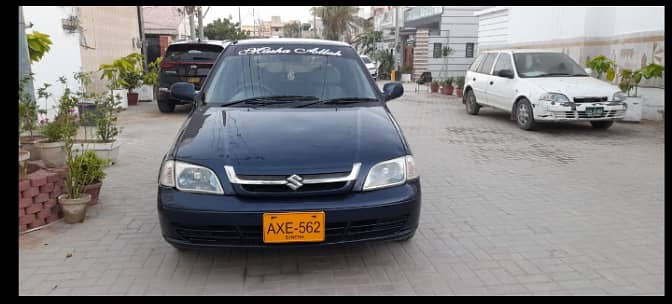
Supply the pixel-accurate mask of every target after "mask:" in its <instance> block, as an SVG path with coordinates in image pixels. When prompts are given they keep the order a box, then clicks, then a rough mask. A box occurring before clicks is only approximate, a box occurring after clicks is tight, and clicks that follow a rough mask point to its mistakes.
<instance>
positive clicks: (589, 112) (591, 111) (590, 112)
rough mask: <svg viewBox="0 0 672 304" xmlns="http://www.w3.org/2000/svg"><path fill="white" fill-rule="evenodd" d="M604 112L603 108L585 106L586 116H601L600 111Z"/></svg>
mask: <svg viewBox="0 0 672 304" xmlns="http://www.w3.org/2000/svg"><path fill="white" fill-rule="evenodd" d="M603 112H604V108H590V107H587V108H586V117H596V116H602V113H603Z"/></svg>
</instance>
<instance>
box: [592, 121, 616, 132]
mask: <svg viewBox="0 0 672 304" xmlns="http://www.w3.org/2000/svg"><path fill="white" fill-rule="evenodd" d="M590 124H591V125H593V128H595V129H600V130H606V129H609V127H611V126H612V125H613V124H614V121H613V120H612V121H591V122H590Z"/></svg>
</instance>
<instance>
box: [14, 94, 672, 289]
mask: <svg viewBox="0 0 672 304" xmlns="http://www.w3.org/2000/svg"><path fill="white" fill-rule="evenodd" d="M407 89H408V90H407V93H406V95H405V96H404V97H402V98H401V99H399V100H396V101H392V102H390V103H389V104H388V106H389V108H390V110H391V111H392V112H393V113H394V115H395V117H396V119H397V121H398V122H399V124H400V125H401V127H402V130H403V131H404V134H405V136H406V138H407V139H408V141H409V143H410V145H411V147H412V148H413V153H414V156H415V159H416V162H417V165H418V168H419V171H420V173H421V176H422V177H421V178H422V186H423V206H422V212H421V219H420V222H421V223H420V228H419V230H418V232H417V234H416V236H415V238H414V239H412V240H411V241H410V242H408V243H394V242H392V243H373V244H365V245H361V246H348V247H345V248H315V249H305V250H303V249H302V250H287V251H278V250H246V249H224V250H221V251H217V252H178V251H176V250H174V249H173V248H172V247H171V246H170V245H168V244H166V243H165V242H164V241H163V239H162V237H161V233H160V228H159V226H158V219H157V216H156V210H155V208H156V197H155V195H156V176H157V170H158V167H159V165H160V164H159V161H160V159H161V158H162V156H163V154H164V153H165V152H166V151H167V149H168V146H169V145H170V143H171V141H172V140H173V139H174V138H175V134H176V132H177V130H178V129H179V127H180V125H181V124H182V122H183V121H184V118H185V116H186V113H187V112H188V109H179V108H178V111H177V112H176V113H172V114H161V113H159V112H158V109H156V104H155V103H140V105H138V106H135V107H131V108H129V109H128V110H126V111H125V112H123V113H122V114H121V116H120V125H121V126H122V127H123V132H122V134H121V137H120V139H121V141H122V143H123V144H122V147H121V150H120V155H119V162H118V163H117V164H115V165H114V166H111V167H110V168H108V169H107V170H106V171H107V173H108V178H107V179H106V180H105V181H104V184H103V188H102V192H101V195H100V203H99V204H98V205H97V206H94V207H91V208H90V209H89V211H88V215H87V219H86V221H85V222H84V223H81V224H75V225H66V224H64V223H55V224H53V225H51V226H49V227H47V228H44V229H42V230H38V231H34V232H31V233H28V234H25V235H22V236H20V237H19V242H20V247H19V293H20V294H22V295H81V294H107V295H130V294H137V295H187V294H194V295H198V294H203V295H208V294H210V295H416V294H427V295H435V294H438V295H452V294H456V295H489V294H523V295H556V294H567V295H642V294H663V293H664V265H665V259H664V242H663V240H664V212H663V211H664V192H663V189H664V188H663V187H664V170H663V157H664V153H663V151H664V138H665V137H664V130H663V127H662V126H663V125H662V123H657V122H643V123H640V124H626V123H617V124H615V125H614V126H613V127H612V128H611V129H609V130H606V131H602V132H601V131H596V130H593V129H591V128H590V127H589V126H588V125H587V124H568V125H567V124H565V125H563V124H552V125H547V126H544V127H542V128H541V129H540V130H538V131H536V132H526V131H522V130H520V129H518V128H517V127H516V125H515V123H513V122H511V121H510V120H508V115H507V114H505V113H502V112H498V111H495V110H492V109H488V108H483V109H482V110H481V113H480V115H478V116H470V115H467V114H466V113H464V109H463V105H462V104H461V102H460V101H459V100H458V99H457V98H455V97H447V96H445V95H437V94H428V93H420V94H418V93H414V92H413V89H412V88H411V87H408V88H407ZM66 253H73V256H72V257H70V258H65V255H66Z"/></svg>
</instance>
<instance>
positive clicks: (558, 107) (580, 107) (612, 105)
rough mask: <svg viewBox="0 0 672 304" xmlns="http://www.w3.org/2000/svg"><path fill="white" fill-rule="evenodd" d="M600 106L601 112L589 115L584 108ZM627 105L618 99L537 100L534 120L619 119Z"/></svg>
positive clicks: (623, 114)
mask: <svg viewBox="0 0 672 304" xmlns="http://www.w3.org/2000/svg"><path fill="white" fill-rule="evenodd" d="M589 107H592V108H602V114H600V115H593V116H589V115H587V114H586V108H589ZM626 109H627V105H626V104H625V103H624V102H620V101H606V102H595V103H573V102H566V103H557V102H548V101H539V102H538V103H537V104H535V105H534V120H535V121H605V120H607V121H608V120H619V119H623V117H624V116H625V111H626Z"/></svg>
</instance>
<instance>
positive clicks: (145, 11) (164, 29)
mask: <svg viewBox="0 0 672 304" xmlns="http://www.w3.org/2000/svg"><path fill="white" fill-rule="evenodd" d="M142 16H143V24H144V31H145V40H146V43H145V46H146V47H147V62H152V61H154V60H156V58H158V57H163V56H164V55H165V54H166V48H168V45H170V43H172V42H173V41H179V40H187V39H193V38H195V37H191V25H190V23H189V15H188V14H187V12H186V11H185V8H184V6H143V7H142ZM194 23H196V21H194Z"/></svg>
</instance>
